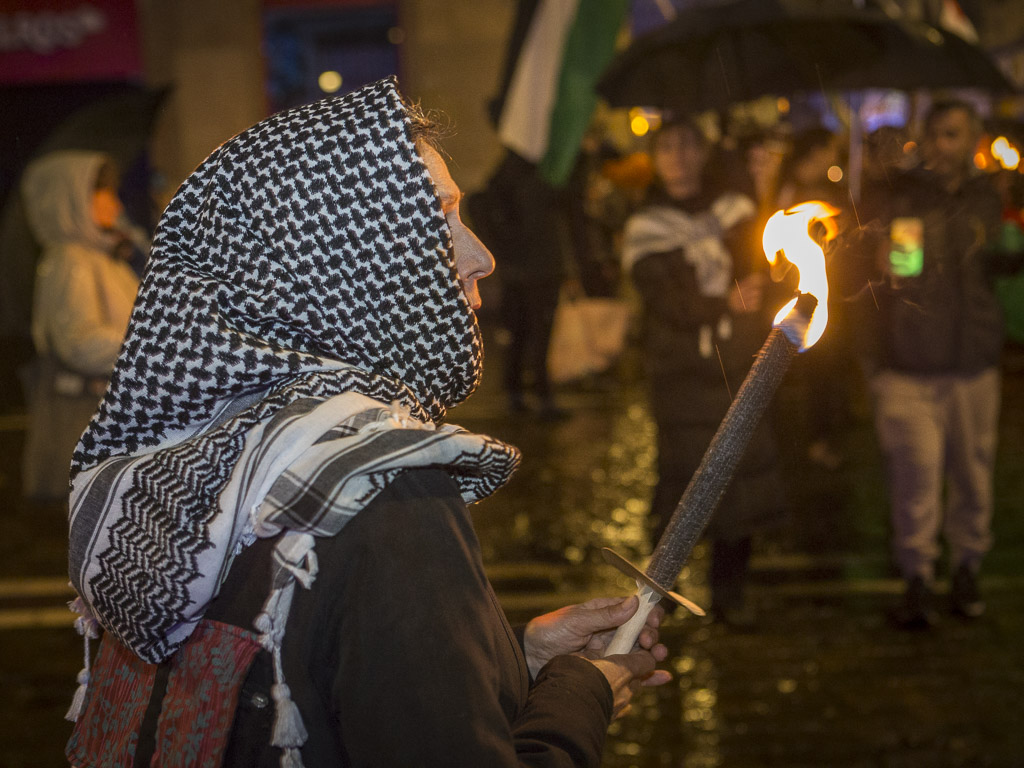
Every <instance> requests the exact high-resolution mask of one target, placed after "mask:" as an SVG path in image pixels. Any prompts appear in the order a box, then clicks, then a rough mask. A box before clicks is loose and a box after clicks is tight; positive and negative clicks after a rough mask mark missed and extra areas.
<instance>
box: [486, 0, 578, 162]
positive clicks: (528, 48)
mask: <svg viewBox="0 0 1024 768" xmlns="http://www.w3.org/2000/svg"><path fill="white" fill-rule="evenodd" d="M579 3H580V0H542V1H541V3H540V5H538V6H537V10H536V12H535V13H534V15H533V20H532V21H531V22H530V29H529V31H528V32H527V33H526V40H525V41H524V42H523V47H522V49H521V50H520V52H519V58H518V60H517V61H516V64H515V73H514V74H513V75H512V81H511V83H510V84H509V89H508V94H507V96H506V99H505V108H504V109H503V110H502V113H501V121H500V123H499V125H498V136H499V137H500V138H501V143H502V144H504V145H505V146H506V147H508V148H509V149H511V150H512V151H513V152H515V153H516V154H518V155H520V156H521V157H523V158H524V159H526V160H529V161H530V162H533V163H536V162H539V161H540V159H541V158H542V157H543V156H544V153H545V152H546V151H547V148H548V136H549V133H550V130H551V111H552V109H554V104H555V96H556V94H557V91H558V79H559V75H560V74H561V71H562V58H563V54H564V53H565V43H566V40H567V39H568V37H569V30H570V29H572V25H573V23H574V21H575V20H576V10H577V8H578V7H579Z"/></svg>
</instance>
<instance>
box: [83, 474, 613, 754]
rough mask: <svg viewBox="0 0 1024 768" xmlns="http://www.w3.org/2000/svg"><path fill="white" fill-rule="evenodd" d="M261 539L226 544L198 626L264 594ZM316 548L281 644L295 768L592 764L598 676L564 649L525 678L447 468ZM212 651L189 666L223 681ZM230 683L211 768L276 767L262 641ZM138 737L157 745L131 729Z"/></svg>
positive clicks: (236, 621)
mask: <svg viewBox="0 0 1024 768" xmlns="http://www.w3.org/2000/svg"><path fill="white" fill-rule="evenodd" d="M274 543H275V542H274V540H273V539H264V540H260V541H258V542H256V543H255V544H253V545H252V546H251V547H249V548H248V549H247V550H245V551H244V552H243V553H242V554H241V555H239V557H238V559H237V560H236V562H235V563H234V565H233V566H232V568H231V570H230V573H229V575H228V578H227V580H226V581H225V583H224V585H223V589H222V591H221V593H220V595H219V596H218V598H217V599H216V600H215V601H214V603H213V604H212V605H211V607H210V609H209V610H208V612H207V613H206V616H205V619H204V622H207V623H208V622H213V624H212V626H215V627H216V626H222V627H228V628H229V631H230V627H232V626H234V627H240V628H242V629H243V630H251V628H252V623H253V619H254V618H255V616H256V615H257V614H258V613H259V612H260V610H261V608H262V605H263V601H264V599H265V598H266V596H267V594H268V593H269V575H270V572H269V563H270V556H271V552H272V549H273V544H274ZM316 552H317V556H318V560H319V564H320V571H319V574H318V576H317V578H316V581H315V582H314V584H313V586H312V589H310V590H305V589H302V588H300V587H297V588H296V592H295V598H294V602H293V604H292V608H291V613H290V615H289V619H288V624H287V627H286V632H285V636H284V640H283V642H282V664H283V668H284V673H285V680H286V681H287V684H288V686H289V688H290V689H291V696H292V700H293V701H294V702H295V703H296V705H297V706H298V709H299V712H300V713H301V716H302V719H303V723H304V725H305V727H306V729H307V731H308V734H309V735H308V739H307V741H306V743H305V746H304V747H303V748H302V759H303V762H304V764H305V766H306V768H326V767H327V766H331V767H332V768H336V767H337V766H388V767H392V766H394V767H398V766H424V767H425V768H429V767H431V766H488V768H498V767H499V766H510V767H511V766H565V767H566V768H568V767H569V766H590V767H591V768H597V766H599V765H600V762H601V752H602V749H603V745H604V738H605V732H606V730H607V727H608V723H609V721H610V718H611V712H612V693H611V689H610V687H609V686H608V683H607V681H606V680H605V678H604V676H603V675H602V674H601V673H600V672H599V671H598V670H597V668H596V667H594V666H593V665H592V664H590V663H589V662H588V661H585V660H583V659H580V658H577V657H573V656H561V657H557V658H555V659H553V660H552V661H551V662H549V663H548V664H547V665H546V666H545V667H544V669H542V670H541V671H540V673H539V675H538V678H537V680H536V681H531V680H530V679H529V673H528V670H527V666H526V661H525V659H524V656H523V651H522V648H521V646H520V638H519V637H517V635H516V633H514V632H513V630H512V628H511V627H510V626H509V624H508V622H507V621H506V620H505V616H504V614H503V613H502V610H501V608H500V607H499V605H498V602H497V599H496V598H495V596H494V593H493V591H492V590H491V587H490V585H489V583H488V581H487V578H486V576H485V574H484V569H483V564H482V562H481V559H480V551H479V545H478V542H477V539H476V534H475V533H474V531H473V526H472V523H471V521H470V517H469V513H468V510H467V509H466V505H465V504H464V503H463V502H462V500H461V497H460V496H459V492H458V489H457V487H456V485H455V483H454V482H453V481H452V480H451V478H450V477H449V476H448V475H447V474H446V473H444V472H443V471H441V470H416V471H410V472H407V473H404V474H402V475H399V476H398V477H397V478H396V479H395V480H394V481H393V482H392V483H391V484H390V485H389V486H388V487H387V488H385V489H384V490H382V491H381V492H380V495H379V496H377V497H376V498H375V499H374V501H372V502H371V503H370V504H369V505H368V506H367V507H366V508H365V509H364V510H363V511H361V512H360V513H359V514H358V515H356V516H355V518H353V520H352V521H351V522H349V523H348V524H347V525H346V527H345V529H344V530H343V531H342V532H341V533H340V534H339V535H337V536H335V537H332V538H326V539H319V540H318V541H317V547H316ZM106 642H109V641H107V640H105V643H106ZM190 642H191V640H190ZM187 646H188V643H186V647H187ZM215 650H216V649H215ZM129 655H130V654H129ZM180 655H182V651H181V650H179V651H178V652H177V653H176V654H175V656H180ZM221 655H222V654H220V653H210V654H209V659H208V663H207V664H206V665H205V666H206V667H207V670H206V671H204V672H202V673H201V674H203V675H205V676H206V677H210V676H211V675H213V676H220V677H224V678H226V677H228V676H229V672H230V666H231V665H230V664H228V663H226V662H224V661H222V660H221V658H220V656H221ZM172 659H174V657H172ZM132 664H135V666H140V665H141V663H134V662H130V661H129V663H128V664H127V665H126V667H130V666H131V665H132ZM165 664H166V662H165ZM160 666H161V667H163V666H164V665H160ZM141 667H149V668H152V667H153V665H141ZM98 671H99V670H98ZM127 674H128V673H127V670H126V669H124V668H122V669H121V670H117V671H116V672H115V673H114V674H112V673H111V670H107V671H106V672H105V673H103V676H104V677H106V678H108V679H111V678H113V679H128V676H127ZM156 680H157V683H156V684H155V685H152V688H153V690H154V691H155V693H154V694H147V695H148V696H149V700H150V703H149V705H148V711H147V716H146V718H145V719H144V724H143V729H142V730H143V731H146V730H147V727H148V728H150V729H151V728H152V726H153V725H154V724H155V722H156V719H157V714H158V713H160V710H161V702H160V697H161V694H162V691H161V690H160V682H159V681H160V671H159V669H158V670H157V673H156ZM239 684H240V692H239V691H237V690H236V694H237V695H238V705H237V708H236V709H235V712H234V721H233V724H231V719H230V718H228V719H227V721H226V722H225V727H226V728H227V729H228V730H227V731H225V732H224V733H222V734H220V738H221V740H222V741H223V740H224V739H226V740H227V745H226V751H225V752H224V760H223V763H222V764H223V765H225V766H237V767H238V768H242V767H243V766H244V768H279V766H280V756H281V752H280V750H278V749H276V748H274V747H271V746H270V740H271V729H272V727H273V723H274V714H275V707H274V703H273V697H272V690H271V686H272V685H273V671H272V660H271V657H270V654H269V653H268V652H267V651H265V650H261V651H259V652H258V653H257V654H256V655H255V658H254V660H253V661H252V662H251V666H249V667H248V672H247V673H243V674H242V675H241V676H240V677H239ZM135 687H136V688H137V687H138V686H135ZM90 688H91V689H93V688H95V686H93V685H90ZM213 688H214V686H210V685H205V684H204V685H202V686H200V685H195V686H194V688H193V699H194V700H195V702H197V703H194V704H193V705H192V706H194V707H195V711H196V713H195V715H194V716H192V717H191V718H185V721H186V722H188V723H189V724H190V725H189V727H192V724H193V723H195V722H197V721H203V722H204V723H209V724H208V725H199V726H196V727H195V730H197V731H198V732H199V733H203V732H209V731H212V730H214V729H215V728H216V726H217V718H216V717H211V712H210V710H211V708H212V707H211V706H209V703H210V702H212V701H214V700H215V699H217V698H223V696H219V697H218V696H213V695H207V694H206V693H205V691H206V690H208V689H213ZM90 695H96V694H95V692H94V691H92V690H91V691H90ZM131 698H134V699H138V698H139V697H138V695H133V696H130V697H129V699H131ZM168 698H171V696H170V694H168ZM175 703H176V704H177V701H176V702H175ZM167 706H168V705H166V703H165V704H164V709H165V710H166V709H167ZM123 709H124V708H123V707H116V708H115V709H114V710H113V711H122V710H123ZM229 711H230V710H229ZM163 714H168V716H172V715H174V713H173V712H171V713H166V712H165V713H162V714H160V716H163ZM147 724H148V725H147ZM108 726H109V723H107V724H106V725H104V726H103V728H107V727H108ZM81 727H82V725H81V724H80V727H79V729H76V732H77V731H78V730H80V728H81ZM85 727H88V726H85ZM207 735H208V733H207ZM100 737H101V736H100ZM74 741H75V740H74V739H73V743H72V745H70V747H69V754H74V749H73V746H74ZM179 741H180V738H179ZM186 742H187V740H186ZM146 744H149V749H150V750H152V749H153V748H154V746H155V748H156V749H159V748H160V743H159V739H157V743H156V744H155V745H154V744H153V743H152V738H151V736H148V737H147V736H146V735H145V734H144V735H143V739H142V741H140V745H142V746H145V745H146ZM177 758H178V759H179V760H184V762H183V763H182V764H190V763H189V761H188V760H187V759H184V758H183V756H181V755H178V756H177ZM172 762H173V761H172ZM136 764H139V754H138V753H137V754H136ZM142 764H145V765H148V762H143V763H142ZM174 764H177V763H174Z"/></svg>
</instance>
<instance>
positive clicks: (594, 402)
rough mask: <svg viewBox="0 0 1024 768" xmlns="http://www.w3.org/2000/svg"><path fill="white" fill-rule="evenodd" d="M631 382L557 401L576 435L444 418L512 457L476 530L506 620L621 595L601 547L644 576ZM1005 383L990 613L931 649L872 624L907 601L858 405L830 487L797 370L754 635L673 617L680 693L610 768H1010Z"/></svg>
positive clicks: (1022, 670)
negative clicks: (814, 449)
mask: <svg viewBox="0 0 1024 768" xmlns="http://www.w3.org/2000/svg"><path fill="white" fill-rule="evenodd" d="M1014 359H1017V358H1014ZM1020 359H1024V357H1022V358H1020ZM630 365H631V363H630V361H628V360H627V361H625V362H624V365H623V369H622V370H620V371H619V372H618V374H617V376H616V377H615V378H614V379H612V380H611V381H610V382H609V381H603V382H598V383H597V384H595V383H591V384H590V385H588V386H582V387H575V388H569V389H568V390H566V391H565V392H563V393H562V398H563V404H564V405H566V406H568V407H569V408H570V409H571V411H572V413H573V416H572V418H571V419H570V420H568V421H565V422H562V423H557V424H549V423H544V422H540V421H536V420H530V419H528V418H527V419H524V418H516V419H511V418H508V417H506V416H504V415H503V414H502V412H501V405H502V400H501V397H500V392H497V391H495V390H493V389H488V385H493V382H486V383H485V385H484V388H483V390H482V391H481V392H480V393H478V394H477V395H476V396H475V399H474V400H473V401H470V402H469V403H467V404H466V405H465V406H462V407H461V408H460V409H456V411H455V412H454V413H453V414H452V419H453V420H454V421H455V422H457V423H461V424H463V425H464V426H467V427H469V428H471V429H478V430H481V431H487V432H490V433H492V434H494V435H495V436H497V437H500V438H502V439H505V440H508V441H509V442H512V443H514V444H516V445H518V446H519V447H520V448H522V449H523V452H524V461H523V466H522V468H521V470H520V471H519V473H518V474H517V476H516V477H515V478H514V479H513V480H512V482H511V483H510V484H509V486H508V487H507V488H505V489H503V490H502V491H501V492H500V493H499V494H497V495H496V496H495V497H493V498H492V499H489V500H487V501H485V502H483V503H481V504H480V505H478V506H477V507H476V508H475V512H474V516H475V520H476V522H477V526H478V531H479V535H480V539H481V543H482V546H483V550H484V553H485V561H486V563H487V564H488V570H489V573H490V575H491V577H492V580H493V581H494V584H495V588H496V590H497V591H498V593H499V596H500V597H501V599H502V602H503V604H504V605H505V606H506V610H507V611H508V612H509V614H510V617H511V618H512V620H513V621H515V620H520V621H523V620H526V619H528V618H529V617H530V616H532V615H536V614H537V613H539V612H542V611H545V610H550V609H553V608H556V607H559V606H561V605H564V604H567V603H572V602H579V601H582V600H585V599H587V598H589V597H593V596H597V595H604V594H629V593H631V592H632V591H633V585H632V583H630V582H629V580H628V579H626V577H624V576H621V575H619V574H618V573H617V572H616V571H614V570H613V569H612V568H611V567H609V566H607V565H605V564H604V562H603V561H602V560H601V558H600V556H599V551H600V549H601V547H604V546H608V547H611V548H613V549H615V550H616V551H617V552H619V553H620V554H622V555H623V556H625V557H627V558H628V559H630V560H631V561H633V562H635V563H640V564H642V563H643V562H644V559H645V558H646V556H647V555H648V554H649V545H648V543H647V534H646V530H645V516H646V512H647V509H648V499H649V497H650V492H651V488H652V487H653V484H654V482H655V479H656V478H655V452H654V425H653V422H652V420H651V418H650V415H649V412H648V410H647V407H646V404H645V392H644V387H643V382H642V378H641V377H640V376H639V375H637V373H636V369H635V367H634V368H631V367H630ZM1011 368H1012V366H1011ZM492 373H493V371H492ZM1020 373H1021V372H1020V371H1019V370H1018V371H1016V372H1013V371H1012V370H1011V373H1010V375H1008V376H1007V381H1006V394H1005V405H1004V411H1003V419H1002V428H1003V430H1004V434H1003V436H1002V445H1001V454H1000V468H999V470H998V474H997V496H998V499H999V501H998V509H997V525H996V529H997V530H996V533H997V537H998V540H999V544H997V549H996V551H995V552H993V554H992V555H991V557H990V563H991V565H990V567H989V568H987V569H986V575H985V578H984V581H983V586H984V588H985V590H986V596H987V598H988V603H989V606H990V610H989V613H988V615H986V617H985V618H984V619H983V620H981V621H980V622H977V623H975V624H967V623H963V622H959V621H955V620H954V619H953V618H952V617H949V618H947V619H946V620H945V621H944V622H943V624H942V626H941V627H940V628H939V630H938V631H937V632H935V633H932V634H929V635H926V636H922V635H917V634H906V633H903V632H900V631H898V630H896V629H894V628H892V627H890V626H889V625H888V624H887V622H886V621H885V619H884V612H885V609H886V608H887V607H888V606H889V605H890V604H891V603H892V602H893V601H894V600H895V599H896V597H897V596H898V594H899V593H900V590H901V588H902V585H901V582H899V581H898V580H897V579H896V578H895V577H894V574H893V572H892V571H891V569H890V565H889V560H888V555H887V535H888V530H887V518H886V515H887V511H886V504H885V496H884V485H883V479H882V470H881V466H880V463H879V460H878V456H877V450H876V447H875V444H874V438H873V433H872V430H871V426H870V421H869V411H868V409H867V405H866V403H865V402H864V400H863V392H857V391H856V390H855V392H854V397H855V401H854V403H853V407H852V409H851V414H850V418H849V423H848V425H847V429H846V433H845V438H844V446H843V447H844V451H845V454H846V461H845V462H844V464H843V466H842V467H841V468H840V470H838V471H828V470H825V469H823V468H821V467H817V466H815V465H813V464H811V463H810V462H808V461H807V460H806V458H805V456H806V446H807V439H806V430H805V428H804V424H803V422H802V417H801V408H800V407H799V400H800V398H801V397H802V396H803V393H804V391H805V389H804V388H805V387H806V386H807V385H806V383H804V382H803V381H802V380H801V379H800V378H799V371H798V372H797V373H796V375H795V376H793V377H791V380H787V384H786V385H784V387H783V389H782V390H780V392H779V395H778V397H777V402H776V404H775V411H774V413H773V414H772V416H771V418H773V419H774V423H775V425H776V431H777V434H778V436H779V440H780V448H781V454H782V455H781V459H782V463H783V469H784V472H785V475H786V478H787V480H788V481H789V483H788V484H789V487H790V495H791V503H792V514H791V519H790V523H789V525H787V526H786V527H785V528H783V529H780V530H779V531H776V532H773V533H771V534H768V535H766V536H765V537H763V538H762V539H761V540H759V541H758V543H757V545H756V548H755V557H754V563H753V569H754V570H753V574H752V585H751V594H752V597H753V599H754V602H755V604H756V606H757V609H758V624H757V626H756V628H755V629H754V631H751V632H747V633H738V632H735V631H730V630H728V629H726V628H725V627H723V626H721V625H719V624H715V623H712V622H710V621H708V620H706V619H698V618H697V617H692V616H688V615H681V614H682V612H681V611H680V612H678V613H677V614H676V615H674V616H673V617H671V618H670V619H669V620H668V621H667V623H666V626H665V627H664V629H663V631H662V636H663V639H664V640H665V642H666V643H667V644H668V646H669V647H670V649H671V651H672V656H671V658H670V662H669V667H670V668H671V669H672V670H673V672H674V675H675V679H674V681H673V683H671V684H669V685H667V686H664V687H662V688H659V689H646V690H644V691H642V692H641V694H640V695H639V696H638V698H637V700H636V703H635V705H634V707H633V710H632V712H631V713H630V714H629V715H628V716H627V717H625V718H624V719H622V720H620V721H618V722H616V723H614V724H613V725H612V728H611V731H610V738H609V741H608V744H607V748H606V752H605V759H604V763H603V765H604V766H605V768H633V767H634V766H635V767H636V768H648V767H651V768H653V767H654V766H672V767H673V768H713V767H716V766H728V767H732V768H747V767H748V766H749V767H751V768H752V767H753V766H807V767H808V768H810V766H858V767H860V766H863V767H864V768H867V767H868V766H893V767H897V766H899V767H903V766H906V767H907V768H912V767H916V766H1018V765H1024V738H1022V732H1021V729H1020V727H1019V723H1020V719H1021V716H1022V715H1024V686H1022V684H1024V643H1019V642H1018V638H1019V637H1020V636H1021V631H1022V630H1024V590H1022V587H1024V569H1022V568H1021V567H1020V565H1019V562H1020V556H1021V555H1022V554H1024V521H1021V520H1019V519H1017V516H1016V515H1015V514H1014V510H1015V509H1017V507H1018V506H1019V499H1020V498H1021V494H1020V490H1021V487H1020V482H1021V475H1022V472H1021V470H1024V454H1022V453H1021V447H1020V443H1019V435H1020V434H1021V427H1022V425H1024V376H1021V375H1020ZM493 378H497V377H493ZM1007 518H1010V519H1007ZM706 558H707V553H706V551H705V547H704V546H703V545H698V547H697V548H696V550H695V552H694V556H693V558H692V559H691V562H690V563H689V564H688V566H687V568H686V570H685V571H684V573H683V575H682V577H681V580H680V583H679V587H678V590H679V591H681V592H683V593H684V594H686V595H687V596H689V597H691V598H692V599H694V600H695V601H696V602H698V603H699V604H702V605H705V606H706V605H707V597H708V595H707V587H706V582H705V570H706V566H707V562H706ZM940 588H941V585H940Z"/></svg>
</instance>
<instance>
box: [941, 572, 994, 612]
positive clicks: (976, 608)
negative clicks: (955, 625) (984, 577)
mask: <svg viewBox="0 0 1024 768" xmlns="http://www.w3.org/2000/svg"><path fill="white" fill-rule="evenodd" d="M949 596H950V601H951V602H952V608H953V613H955V614H956V615H957V616H960V617H962V618H965V619H977V618H978V617H980V616H981V615H982V614H983V613H984V612H985V601H984V600H982V599H981V592H980V591H979V590H978V575H977V574H976V573H975V572H974V570H973V569H972V568H971V567H970V566H969V565H967V563H961V564H960V567H959V568H957V569H956V573H954V574H953V586H952V588H951V589H950V594H949Z"/></svg>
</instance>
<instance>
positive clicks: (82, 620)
mask: <svg viewBox="0 0 1024 768" xmlns="http://www.w3.org/2000/svg"><path fill="white" fill-rule="evenodd" d="M68 608H70V609H71V610H72V611H74V612H75V613H77V614H78V618H77V619H75V630H76V631H77V632H78V634H80V635H81V636H82V644H83V646H84V653H83V655H84V657H85V662H84V664H83V666H82V669H81V670H80V671H79V673H78V677H77V678H76V679H77V681H78V688H77V689H76V690H75V695H74V696H72V697H71V706H70V707H69V708H68V711H67V714H65V715H64V719H65V720H69V721H71V722H72V723H74V722H76V721H77V720H78V716H79V715H80V714H82V707H83V706H84V704H85V693H86V691H87V690H88V688H89V670H90V666H91V661H90V657H91V653H90V649H89V641H90V640H92V639H95V638H97V637H99V636H100V633H99V622H97V621H96V619H95V617H94V616H93V615H92V612H91V611H90V610H89V606H87V605H86V604H85V601H84V600H82V598H80V597H76V598H75V599H74V600H73V601H71V602H70V603H68Z"/></svg>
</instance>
